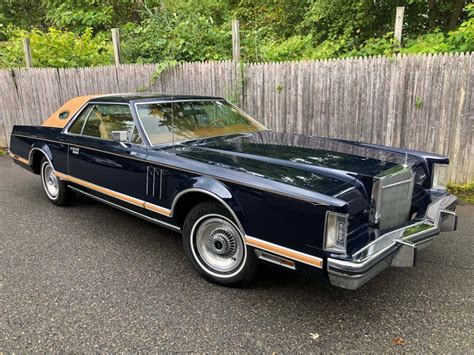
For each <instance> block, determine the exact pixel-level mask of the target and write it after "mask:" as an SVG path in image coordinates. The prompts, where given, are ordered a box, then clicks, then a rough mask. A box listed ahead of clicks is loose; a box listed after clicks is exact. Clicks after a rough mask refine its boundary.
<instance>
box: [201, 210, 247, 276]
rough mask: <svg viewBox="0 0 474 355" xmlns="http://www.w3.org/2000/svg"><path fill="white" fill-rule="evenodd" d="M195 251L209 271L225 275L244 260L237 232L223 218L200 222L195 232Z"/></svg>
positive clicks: (242, 248) (242, 247) (240, 239)
mask: <svg viewBox="0 0 474 355" xmlns="http://www.w3.org/2000/svg"><path fill="white" fill-rule="evenodd" d="M195 235H196V238H195V241H196V249H197V251H198V254H199V256H200V257H201V259H202V261H203V262H204V263H205V264H206V265H207V266H208V267H210V268H211V269H213V270H215V271H218V272H221V273H227V272H231V271H233V270H234V269H235V268H237V267H238V266H239V265H240V264H241V263H242V260H243V258H244V244H243V241H242V237H241V236H240V233H239V231H238V230H237V229H236V228H235V226H234V225H233V224H232V223H230V222H229V221H227V220H226V219H224V218H219V217H213V218H209V219H207V220H205V221H204V222H202V223H201V224H200V225H199V227H198V229H197V231H196V234H195Z"/></svg>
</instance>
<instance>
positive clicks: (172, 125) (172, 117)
mask: <svg viewBox="0 0 474 355" xmlns="http://www.w3.org/2000/svg"><path fill="white" fill-rule="evenodd" d="M171 144H172V146H173V154H176V150H175V149H174V97H173V95H171Z"/></svg>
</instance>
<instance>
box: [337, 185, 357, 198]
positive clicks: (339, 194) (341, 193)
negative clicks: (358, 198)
mask: <svg viewBox="0 0 474 355" xmlns="http://www.w3.org/2000/svg"><path fill="white" fill-rule="evenodd" d="M352 190H355V187H354V186H351V187H349V188H348V189H345V190H342V191H341V192H338V193H337V194H335V195H332V197H339V196H341V195H344V194H345V193H346V192H349V191H352Z"/></svg>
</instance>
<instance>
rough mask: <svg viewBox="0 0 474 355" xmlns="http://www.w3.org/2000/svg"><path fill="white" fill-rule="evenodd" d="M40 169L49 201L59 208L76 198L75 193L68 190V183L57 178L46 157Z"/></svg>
mask: <svg viewBox="0 0 474 355" xmlns="http://www.w3.org/2000/svg"><path fill="white" fill-rule="evenodd" d="M40 167H41V170H40V171H41V181H42V183H43V188H44V192H45V193H46V196H48V199H49V200H50V201H51V202H52V203H54V204H55V205H57V206H64V205H67V204H69V203H70V202H71V201H72V198H73V197H74V192H73V191H71V190H70V189H68V188H67V185H66V183H65V182H64V181H62V180H60V179H59V178H58V177H57V176H56V174H55V172H54V168H53V166H52V165H51V163H50V162H49V160H48V159H46V157H43V159H42V160H41V164H40Z"/></svg>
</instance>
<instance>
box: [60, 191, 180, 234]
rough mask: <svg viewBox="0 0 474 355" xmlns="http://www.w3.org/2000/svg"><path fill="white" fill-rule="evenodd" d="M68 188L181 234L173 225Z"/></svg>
mask: <svg viewBox="0 0 474 355" xmlns="http://www.w3.org/2000/svg"><path fill="white" fill-rule="evenodd" d="M68 188H69V189H71V190H74V191H76V192H78V193H80V194H83V195H85V196H87V197H89V198H92V199H94V200H97V201H99V202H102V203H104V204H106V205H109V206H111V207H114V208H116V209H119V210H121V211H124V212H127V213H130V214H131V215H133V216H136V217H138V218H141V219H144V220H146V221H148V222H151V223H154V224H157V225H160V226H162V227H165V228H168V229H171V230H173V231H175V232H181V228H179V227H178V226H174V225H172V224H169V223H166V222H163V221H160V220H158V219H156V218H152V217H149V216H145V215H144V214H141V213H139V212H136V211H133V210H131V209H129V208H127V207H124V206H120V205H117V204H116V203H113V202H111V201H108V200H105V199H103V198H100V197H99V196H96V195H93V194H90V193H88V192H86V191H84V190H81V189H79V188H77V187H74V186H71V185H68Z"/></svg>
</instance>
